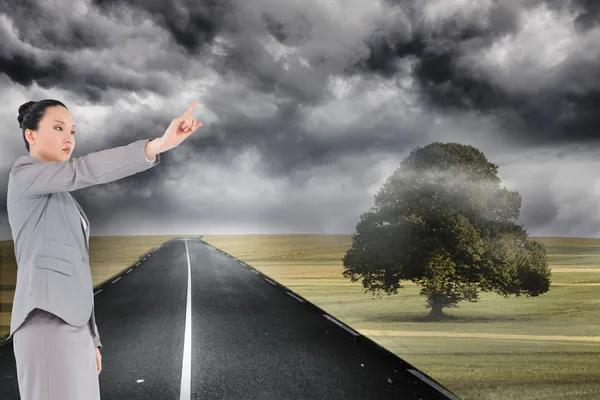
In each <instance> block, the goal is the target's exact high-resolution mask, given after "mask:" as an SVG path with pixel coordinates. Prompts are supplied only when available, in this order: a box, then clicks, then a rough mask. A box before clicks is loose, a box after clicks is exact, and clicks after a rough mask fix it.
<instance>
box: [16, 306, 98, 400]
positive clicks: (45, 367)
mask: <svg viewBox="0 0 600 400" xmlns="http://www.w3.org/2000/svg"><path fill="white" fill-rule="evenodd" d="M13 348H14V353H15V361H16V366H17V382H18V385H19V393H20V395H21V400H82V399H85V400H99V399H100V385H99V379H98V367H97V365H96V347H95V346H94V339H93V333H92V328H91V326H90V324H89V323H88V324H86V325H85V326H81V327H75V326H72V325H69V324H68V323H66V322H65V321H64V320H62V319H61V318H59V317H57V316H56V315H54V314H52V313H49V312H47V311H45V310H40V309H37V308H36V309H34V310H33V311H32V312H31V313H30V314H29V315H28V316H27V319H26V320H25V322H23V324H22V325H21V326H20V327H19V328H18V329H17V330H16V331H15V333H14V334H13Z"/></svg>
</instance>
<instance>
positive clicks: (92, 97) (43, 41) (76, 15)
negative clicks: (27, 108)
mask: <svg viewBox="0 0 600 400" xmlns="http://www.w3.org/2000/svg"><path fill="white" fill-rule="evenodd" d="M188 3H189V4H187V5H183V6H182V5H181V4H179V2H165V1H155V2H145V1H139V2H120V1H111V0H106V1H104V0H102V1H97V2H94V3H92V4H91V5H93V6H94V7H96V8H94V9H92V10H91V12H89V10H88V9H87V6H86V7H77V6H75V7H73V6H72V4H70V3H69V2H66V3H62V2H58V3H56V4H48V3H45V2H40V1H32V0H27V1H24V2H2V3H1V6H0V10H1V11H2V12H3V13H4V14H6V15H7V16H9V17H10V21H11V24H12V25H13V26H12V27H11V28H13V29H14V30H15V31H16V32H15V33H14V34H13V33H12V32H9V28H8V27H3V28H2V29H3V30H4V32H0V33H1V36H2V37H3V38H4V43H3V49H2V51H0V73H4V74H6V75H7V76H8V77H9V78H10V79H11V80H13V81H14V82H15V83H17V84H19V85H23V86H30V85H32V84H33V83H34V82H35V83H37V84H38V85H40V86H41V87H44V88H48V89H49V88H54V87H56V88H63V89H66V90H69V91H72V92H73V93H74V94H76V95H78V96H81V97H83V98H85V99H86V100H88V101H90V102H93V103H95V102H99V101H105V100H106V97H107V95H108V93H107V92H108V91H109V90H111V89H116V90H119V91H122V92H137V91H147V92H151V93H157V94H161V95H169V94H171V93H172V90H171V88H170V82H169V80H168V79H165V78H164V77H162V76H161V74H163V73H164V68H165V67H166V64H167V63H168V61H166V62H165V61H161V62H152V57H153V54H149V55H144V56H143V60H146V59H147V60H150V61H149V62H148V63H147V64H140V63H139V62H137V61H138V60H139V59H138V58H136V57H139V56H140V54H142V53H143V52H144V51H152V50H153V47H152V46H151V45H148V46H142V47H141V48H136V49H135V52H134V53H130V54H122V55H121V57H120V58H121V60H120V63H119V62H115V60H114V59H113V60H105V61H106V62H103V60H102V59H98V57H95V56H86V54H90V53H89V52H90V51H96V52H100V51H105V52H108V51H115V50H117V51H118V49H119V46H120V45H122V44H123V42H125V41H126V40H129V39H130V38H131V34H132V33H133V31H135V26H131V23H130V21H131V22H133V23H135V22H138V23H140V22H142V21H143V20H144V19H148V18H150V19H152V20H153V21H154V22H155V23H156V24H157V25H159V26H161V27H163V28H165V29H166V32H168V33H169V35H170V39H171V40H172V41H173V42H174V43H176V44H177V45H179V46H181V48H183V49H185V50H186V51H187V52H188V55H187V56H188V57H191V56H192V54H194V55H199V53H200V52H201V51H202V50H203V49H204V47H205V46H206V45H207V44H210V43H211V41H212V40H213V39H214V37H215V35H216V34H217V33H218V31H219V28H224V23H225V21H226V16H227V13H228V10H230V9H231V6H230V4H229V2H227V1H208V2H206V1H205V2H202V3H201V4H200V5H197V4H196V3H193V2H188ZM98 11H101V12H104V13H105V14H106V15H108V16H109V17H110V18H112V20H109V22H107V21H106V20H102V21H98V18H96V16H95V15H94V13H96V12H98ZM140 11H144V13H142V15H140ZM128 19H129V21H128ZM119 21H121V22H122V25H121V26H119ZM135 34H136V35H137V36H143V35H145V36H146V37H147V42H149V43H151V41H152V39H153V38H152V36H153V35H156V34H157V32H154V33H153V32H147V31H146V30H144V29H142V30H141V32H135ZM15 35H16V36H15ZM24 43H26V44H27V45H24ZM160 50H161V53H164V52H165V50H168V49H164V48H163V49H160ZM124 51H126V49H125V50H124ZM85 52H87V53H85ZM170 52H171V53H172V54H176V57H169V56H165V57H164V58H166V59H167V60H168V59H169V58H171V59H172V60H173V61H171V62H172V63H173V65H172V66H171V68H169V70H170V72H171V73H173V74H177V73H178V72H180V73H183V70H182V67H181V63H179V64H180V66H179V67H177V66H176V64H178V62H179V61H178V60H179V59H180V58H181V56H179V55H178V54H177V52H176V50H175V49H172V50H170ZM167 54H168V52H167ZM128 58H129V60H128ZM132 70H134V71H136V73H135V74H132V73H131V71H132ZM178 70H179V71H178Z"/></svg>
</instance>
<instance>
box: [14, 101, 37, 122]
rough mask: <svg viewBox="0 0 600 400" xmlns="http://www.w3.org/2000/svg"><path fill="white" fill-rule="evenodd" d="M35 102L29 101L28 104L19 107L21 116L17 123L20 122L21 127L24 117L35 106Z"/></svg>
mask: <svg viewBox="0 0 600 400" xmlns="http://www.w3.org/2000/svg"><path fill="white" fill-rule="evenodd" d="M35 103H36V102H35V101H28V102H27V103H24V104H21V107H19V116H18V117H17V121H19V125H21V123H22V122H23V117H24V116H25V114H26V113H27V111H29V109H30V108H31V107H32V106H33V105H34V104H35Z"/></svg>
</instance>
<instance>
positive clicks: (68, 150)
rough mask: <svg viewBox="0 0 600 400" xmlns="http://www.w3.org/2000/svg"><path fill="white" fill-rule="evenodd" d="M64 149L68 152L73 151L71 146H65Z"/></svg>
mask: <svg viewBox="0 0 600 400" xmlns="http://www.w3.org/2000/svg"><path fill="white" fill-rule="evenodd" d="M63 151H66V152H69V153H70V152H71V148H70V147H65V148H64V149H63Z"/></svg>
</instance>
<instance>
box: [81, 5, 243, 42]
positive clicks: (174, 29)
mask: <svg viewBox="0 0 600 400" xmlns="http://www.w3.org/2000/svg"><path fill="white" fill-rule="evenodd" d="M92 4H94V5H95V6H97V7H98V8H99V9H100V10H102V11H103V12H104V13H106V14H107V15H112V16H116V17H118V15H115V14H118V11H119V10H121V9H122V8H130V9H133V10H134V11H135V12H139V11H143V12H144V16H143V17H145V18H149V19H151V20H153V21H154V22H155V23H157V24H158V25H160V26H162V27H164V28H165V29H166V30H167V31H168V32H169V34H170V35H171V36H172V37H173V40H174V42H175V43H177V44H178V45H180V46H182V47H183V48H184V49H185V50H187V51H188V52H189V53H190V54H197V53H198V52H199V50H200V49H202V48H203V47H204V46H205V45H206V44H208V43H210V42H212V41H213V39H214V38H215V36H216V35H217V33H218V32H219V31H220V30H221V29H223V28H224V26H225V25H226V24H228V23H230V21H229V18H228V17H229V16H231V15H232V7H233V5H232V2H231V1H228V0H203V1H194V0H186V1H175V0H153V1H146V0H127V1H124V0H93V2H92ZM138 18H142V16H139V17H138Z"/></svg>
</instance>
